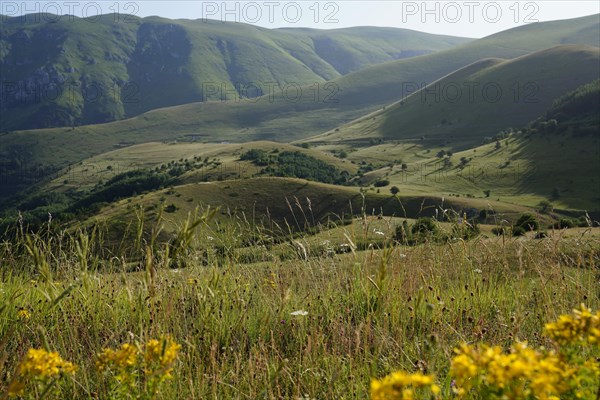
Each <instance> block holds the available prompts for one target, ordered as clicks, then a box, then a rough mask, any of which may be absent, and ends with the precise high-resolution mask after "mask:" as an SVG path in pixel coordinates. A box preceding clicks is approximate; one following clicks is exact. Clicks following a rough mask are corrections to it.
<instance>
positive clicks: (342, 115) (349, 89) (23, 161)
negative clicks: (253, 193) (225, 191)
mask: <svg viewBox="0 0 600 400" xmlns="http://www.w3.org/2000/svg"><path fill="white" fill-rule="evenodd" d="M598 18H599V16H598V15H593V16H589V17H584V18H577V19H572V20H565V21H556V22H545V23H539V24H531V25H526V26H523V27H519V28H516V29H513V30H509V31H506V32H502V33H499V34H496V35H492V36H490V37H488V38H484V39H480V40H477V41H474V42H470V43H467V44H464V45H461V46H459V47H457V48H456V49H451V50H445V51H440V52H438V53H435V54H430V55H425V56H419V57H414V58H410V59H407V60H399V61H391V62H387V63H384V64H381V65H376V66H371V67H368V68H365V69H364V70H361V71H358V72H354V73H351V74H348V75H347V76H344V77H341V78H339V79H336V80H333V81H331V82H328V83H324V84H322V85H320V86H319V87H318V89H319V91H318V93H316V92H315V90H314V87H313V88H311V87H310V86H305V87H303V88H302V89H303V90H302V97H300V98H299V99H293V98H292V99H290V98H285V97H284V96H282V95H281V93H278V94H276V95H274V96H263V97H261V98H259V99H256V101H254V100H253V101H252V102H250V101H248V100H246V101H239V102H220V101H210V102H204V103H190V104H185V105H181V106H175V107H169V108H163V109H158V110H153V111H150V112H147V113H144V114H142V115H139V116H137V117H134V118H130V119H127V120H123V121H117V122H112V123H108V124H99V125H88V126H79V127H76V128H75V129H71V128H54V129H40V130H30V131H17V132H10V133H6V134H4V135H1V134H0V135H1V136H0V140H1V141H2V144H3V146H2V148H0V177H2V179H3V180H2V181H0V184H1V185H3V188H5V189H6V190H4V192H6V193H11V192H14V191H15V190H18V189H16V187H15V186H13V185H21V186H28V185H29V180H28V179H24V178H22V177H23V176H25V177H29V176H32V177H33V178H34V179H35V180H39V179H43V178H44V177H45V176H47V174H48V173H50V172H55V171H57V170H59V169H61V168H65V167H67V166H68V165H70V164H72V163H74V162H78V161H80V160H83V159H85V158H88V157H90V156H93V155H96V154H100V153H103V152H106V151H109V150H112V149H114V148H115V147H117V146H122V145H127V144H134V143H143V142H149V141H156V140H159V141H160V140H182V139H185V138H186V135H192V136H193V137H194V138H195V140H201V141H222V140H230V141H237V142H240V141H252V140H277V141H293V140H299V139H306V138H309V137H311V136H314V135H317V134H319V133H322V132H326V131H328V130H330V129H333V128H335V127H336V126H340V125H342V124H344V123H347V122H349V121H352V120H354V119H356V118H359V117H361V116H364V115H365V114H367V113H369V112H373V111H375V110H377V109H378V108H381V107H383V106H386V105H389V104H390V103H392V102H394V101H397V100H399V99H401V98H403V97H404V95H405V94H406V92H407V89H408V88H411V89H413V90H414V85H413V84H414V83H416V84H417V85H420V84H421V83H422V82H423V83H430V82H432V81H434V80H436V79H439V78H441V77H443V76H445V75H447V74H450V73H452V72H454V71H456V70H457V69H460V68H462V67H464V66H466V65H468V64H470V63H473V62H476V61H478V60H481V59H485V58H489V57H495V56H496V54H498V56H499V57H502V58H505V59H506V58H511V57H512V58H514V57H519V56H522V55H524V54H527V53H528V52H529V51H533V50H542V49H545V48H549V47H552V46H555V45H559V44H562V43H574V44H582V45H586V44H587V45H592V46H595V47H600V43H598V42H599V41H600V23H599V21H598ZM357 29H358V28H357ZM361 29H362V28H361ZM595 33H596V34H595ZM492 61H493V60H492ZM551 67H552V65H551V64H550V65H548V68H551ZM590 80H591V79H590ZM581 83H583V82H581ZM328 84H329V86H328ZM408 85H410V87H409V86H408ZM561 94H563V93H559V94H557V96H559V95H561ZM552 100H554V99H549V101H550V102H551V101H552ZM535 117H537V115H536V116H535ZM434 120H441V119H438V118H437V117H436V118H435V119H434ZM188 137H189V136H188ZM15 179H16V180H15Z"/></svg>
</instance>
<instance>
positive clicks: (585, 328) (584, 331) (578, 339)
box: [544, 304, 600, 345]
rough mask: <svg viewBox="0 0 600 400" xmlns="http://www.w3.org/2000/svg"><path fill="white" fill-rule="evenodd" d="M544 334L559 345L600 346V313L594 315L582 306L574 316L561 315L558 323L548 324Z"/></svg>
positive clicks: (576, 310)
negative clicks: (587, 344)
mask: <svg viewBox="0 0 600 400" xmlns="http://www.w3.org/2000/svg"><path fill="white" fill-rule="evenodd" d="M544 333H545V334H546V336H548V337H549V338H550V339H552V340H554V341H555V342H556V343H557V344H558V345H569V344H586V343H589V344H591V345H600V311H598V312H596V314H593V313H592V310H591V309H589V308H587V307H586V306H585V305H584V304H581V305H580V306H579V308H578V309H575V310H573V315H561V316H560V317H559V318H558V321H556V322H551V323H548V324H546V326H545V329H544Z"/></svg>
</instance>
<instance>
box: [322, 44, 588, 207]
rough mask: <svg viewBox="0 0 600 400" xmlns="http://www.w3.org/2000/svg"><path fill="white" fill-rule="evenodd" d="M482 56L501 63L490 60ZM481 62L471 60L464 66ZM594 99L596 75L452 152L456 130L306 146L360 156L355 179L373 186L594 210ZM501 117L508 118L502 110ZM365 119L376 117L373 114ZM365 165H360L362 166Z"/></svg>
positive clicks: (355, 158)
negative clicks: (525, 117)
mask: <svg viewBox="0 0 600 400" xmlns="http://www.w3.org/2000/svg"><path fill="white" fill-rule="evenodd" d="M555 50H557V49H550V50H548V51H546V52H553V51H555ZM572 50H574V49H572ZM486 63H487V64H490V65H500V66H502V65H503V64H504V62H502V61H498V60H489V61H487V62H486ZM486 63H483V64H486ZM482 68H483V69H482ZM485 68H486V67H485V65H479V68H476V65H473V66H472V67H471V68H470V69H471V71H470V73H472V72H473V70H485ZM467 69H469V68H466V69H465V70H467ZM556 82H559V80H557V81H556ZM598 104H600V80H598V79H596V80H595V81H593V82H591V83H588V84H584V85H581V86H579V87H578V88H576V89H575V90H573V91H570V92H568V93H566V94H564V95H563V96H561V97H559V98H558V99H556V100H555V101H554V102H553V103H552V104H551V105H550V106H549V108H548V109H547V110H545V111H542V112H541V113H540V114H539V116H537V117H534V118H532V119H531V120H530V121H529V122H528V123H526V124H522V125H513V126H512V128H511V127H509V126H505V129H502V130H500V131H499V132H498V131H496V133H495V134H494V135H493V136H490V137H488V138H484V142H485V143H484V144H476V145H474V146H472V147H471V148H468V149H463V150H461V151H458V152H457V151H453V147H454V146H455V145H456V141H457V140H458V139H459V138H456V137H455V138H453V139H452V140H447V139H443V138H438V139H435V138H432V139H431V140H420V139H417V140H413V139H397V140H393V139H386V140H384V141H381V140H371V141H365V140H363V141H335V140H332V141H331V142H320V144H319V142H317V145H316V146H315V147H314V148H315V149H317V150H318V149H320V150H323V151H331V152H336V153H340V152H341V151H344V152H346V153H347V160H349V161H351V162H354V163H356V164H362V168H363V172H365V173H364V176H363V177H362V178H361V184H363V185H373V184H375V183H376V182H381V181H387V185H385V186H384V187H383V188H382V189H381V190H385V191H387V190H388V188H389V187H390V186H393V185H396V186H398V187H399V188H400V193H401V195H409V196H418V195H430V196H433V195H437V196H440V197H442V196H451V197H460V198H466V199H467V201H469V200H471V199H477V198H478V199H493V200H496V201H501V202H508V203H518V204H523V205H528V206H536V205H538V204H539V203H540V202H544V201H549V202H551V203H552V205H553V207H556V208H560V209H563V210H588V211H594V215H595V217H594V218H597V215H598V211H600V209H599V204H600V197H599V196H598V194H599V193H600V180H598V178H597V177H598V176H600V115H599V114H598ZM389 110H390V112H391V113H393V112H395V111H394V110H393V109H392V108H390V109H389ZM396 111H397V110H396ZM426 117H427V116H422V118H426ZM505 118H506V119H507V120H508V119H509V118H510V116H506V117H505ZM379 119H381V118H379ZM367 121H368V122H369V123H372V124H376V123H377V119H376V120H375V121H373V120H372V118H368V119H367ZM423 121H427V119H423ZM499 124H500V125H501V124H502V123H501V122H499ZM393 132H395V131H393ZM332 134H337V132H333V133H332ZM467 139H473V137H471V136H467ZM371 143H373V144H371ZM463 143H464V138H463ZM365 166H366V167H368V168H367V169H364V167H365Z"/></svg>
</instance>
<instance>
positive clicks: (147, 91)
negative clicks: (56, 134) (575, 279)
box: [0, 14, 469, 131]
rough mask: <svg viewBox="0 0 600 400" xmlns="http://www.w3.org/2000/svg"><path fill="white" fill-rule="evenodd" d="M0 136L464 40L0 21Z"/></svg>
mask: <svg viewBox="0 0 600 400" xmlns="http://www.w3.org/2000/svg"><path fill="white" fill-rule="evenodd" d="M1 18H2V21H3V22H2V26H1V27H0V73H1V75H2V81H3V82H2V88H3V89H2V90H3V93H2V96H3V102H2V109H1V111H2V114H3V118H2V125H1V126H0V130H3V131H10V130H15V129H32V128H43V127H52V126H73V125H81V124H94V123H102V122H108V121H113V120H119V119H123V118H126V117H131V116H134V115H138V114H140V113H142V112H145V111H148V110H152V109H155V108H159V107H165V106H172V105H178V104H185V103H191V102H198V101H205V100H221V99H222V98H231V97H232V96H241V97H256V96H257V95H260V94H262V93H266V92H268V90H269V89H270V88H271V87H273V88H282V87H286V85H292V87H296V86H297V85H308V84H313V83H315V82H325V81H327V80H331V79H335V78H338V77H340V76H341V75H343V74H347V73H350V72H353V71H357V70H359V69H361V68H364V67H366V66H369V65H372V64H376V63H381V62H385V61H390V60H395V59H401V58H407V57H412V56H416V55H422V54H428V53H431V52H435V51H439V50H444V49H448V48H450V47H453V46H456V45H458V44H462V43H465V42H467V41H469V39H466V38H457V37H450V36H440V35H431V34H426V33H421V32H415V31H410V30H405V29H394V28H347V29H337V30H331V31H319V30H314V29H274V30H270V29H265V28H259V27H256V26H252V25H248V24H242V23H230V22H227V23H223V22H219V21H210V20H169V19H165V18H159V17H148V18H134V17H129V18H128V19H127V20H126V21H122V20H117V19H115V18H113V16H112V15H104V16H101V17H100V18H94V20H93V21H90V20H87V19H81V18H76V17H70V16H62V17H59V16H56V18H54V17H52V18H50V17H49V16H47V15H45V14H44V15H42V14H30V15H27V16H25V17H12V18H11V17H7V16H1Z"/></svg>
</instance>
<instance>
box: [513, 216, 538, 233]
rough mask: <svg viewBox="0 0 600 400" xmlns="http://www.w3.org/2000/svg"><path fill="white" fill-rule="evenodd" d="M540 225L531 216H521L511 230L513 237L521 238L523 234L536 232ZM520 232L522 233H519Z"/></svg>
mask: <svg viewBox="0 0 600 400" xmlns="http://www.w3.org/2000/svg"><path fill="white" fill-rule="evenodd" d="M539 227H540V223H539V222H538V220H537V218H536V217H535V215H533V214H523V215H521V216H520V217H519V219H518V220H517V222H516V223H515V226H514V228H513V236H521V235H523V234H524V233H525V232H528V231H535V230H538V229H539ZM521 231H522V232H521Z"/></svg>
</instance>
